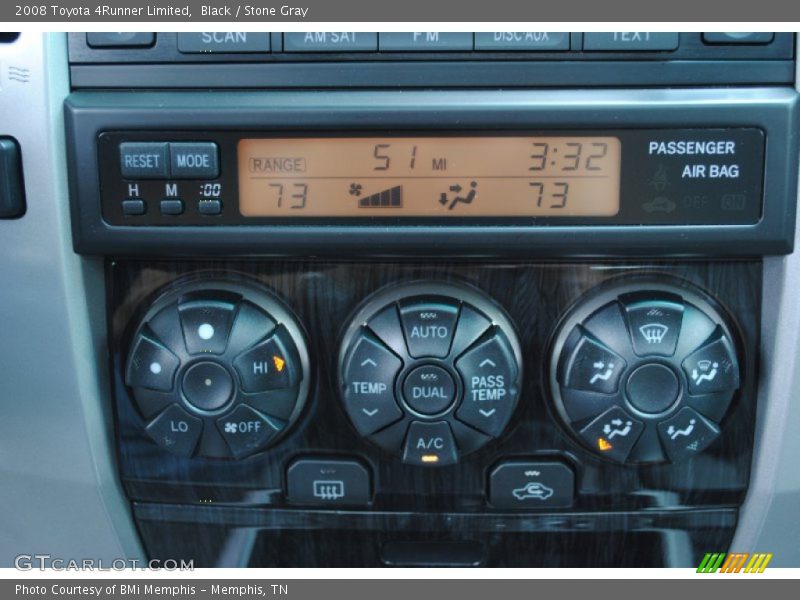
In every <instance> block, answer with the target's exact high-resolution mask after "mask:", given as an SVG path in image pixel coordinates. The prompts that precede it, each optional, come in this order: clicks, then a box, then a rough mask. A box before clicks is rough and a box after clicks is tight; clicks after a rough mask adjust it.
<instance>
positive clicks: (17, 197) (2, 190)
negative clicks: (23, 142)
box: [0, 137, 25, 219]
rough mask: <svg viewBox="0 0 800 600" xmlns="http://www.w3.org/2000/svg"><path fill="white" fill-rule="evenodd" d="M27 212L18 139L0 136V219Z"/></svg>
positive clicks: (12, 217)
mask: <svg viewBox="0 0 800 600" xmlns="http://www.w3.org/2000/svg"><path fill="white" fill-rule="evenodd" d="M24 213H25V187H24V185H23V183H22V159H21V156H20V152H19V146H18V145H17V142H16V140H14V139H13V138H9V137H0V219H14V218H16V217H21V216H22V215H23V214H24Z"/></svg>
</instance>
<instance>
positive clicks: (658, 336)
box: [620, 294, 683, 356]
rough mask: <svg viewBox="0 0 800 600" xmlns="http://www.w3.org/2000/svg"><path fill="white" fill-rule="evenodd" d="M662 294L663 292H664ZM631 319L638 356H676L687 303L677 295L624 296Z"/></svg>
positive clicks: (631, 329) (625, 309)
mask: <svg viewBox="0 0 800 600" xmlns="http://www.w3.org/2000/svg"><path fill="white" fill-rule="evenodd" d="M660 295H661V294H660ZM620 300H621V301H622V305H623V307H624V312H625V316H626V318H627V320H628V331H629V332H630V336H631V342H632V343H633V351H634V352H636V354H637V355H638V356H672V355H673V354H674V353H675V346H676V345H677V344H678V336H679V335H680V332H681V324H682V322H683V303H682V302H681V299H680V298H678V297H677V296H675V297H672V296H666V297H663V298H662V297H659V299H657V300H656V299H646V298H643V297H642V296H640V295H631V296H623V297H622V298H621V299H620Z"/></svg>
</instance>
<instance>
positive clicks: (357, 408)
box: [344, 333, 403, 435]
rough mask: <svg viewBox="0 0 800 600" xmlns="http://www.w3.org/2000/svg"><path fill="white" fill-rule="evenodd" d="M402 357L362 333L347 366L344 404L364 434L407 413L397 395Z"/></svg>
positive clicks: (354, 422)
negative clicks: (395, 386)
mask: <svg viewBox="0 0 800 600" xmlns="http://www.w3.org/2000/svg"><path fill="white" fill-rule="evenodd" d="M402 366H403V363H402V361H401V360H400V359H399V358H397V357H396V356H395V355H394V354H393V353H392V352H390V351H389V350H388V349H387V348H386V347H385V346H384V345H383V344H381V343H380V342H379V341H378V340H376V339H375V338H374V337H372V336H371V335H368V334H366V333H365V334H362V335H361V336H360V337H359V338H358V340H357V341H356V343H355V345H354V346H353V350H352V352H351V353H350V355H349V356H348V358H347V361H346V364H345V366H344V384H345V385H346V386H347V388H346V389H345V390H344V404H345V409H346V410H347V413H348V415H350V419H351V420H352V421H353V425H354V426H355V428H356V429H357V430H358V432H359V433H360V434H361V435H370V434H372V433H374V432H376V431H378V430H379V429H383V428H384V427H386V426H387V425H389V424H391V423H394V422H395V421H397V420H398V419H400V418H401V417H402V416H403V413H402V411H401V410H400V407H399V406H398V405H397V401H396V400H395V396H394V381H395V378H396V377H397V374H398V373H399V372H400V368H401V367H402Z"/></svg>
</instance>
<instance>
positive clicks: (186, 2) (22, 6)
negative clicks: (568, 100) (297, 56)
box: [0, 0, 800, 26]
mask: <svg viewBox="0 0 800 600" xmlns="http://www.w3.org/2000/svg"><path fill="white" fill-rule="evenodd" d="M0 20H2V21H4V22H5V23H6V25H7V26H8V25H12V24H13V23H15V22H16V23H43V22H49V23H57V22H64V23H81V22H108V23H115V22H141V23H146V22H179V21H182V22H239V23H268V22H315V23H321V22H338V23H343V22H351V23H352V22H413V21H418V22H428V23H432V22H445V23H463V22H534V21H535V22H538V23H543V22H566V21H576V20H577V21H586V22H589V21H593V22H609V23H610V22H648V21H649V22H676V21H680V22H698V21H706V22H739V23H743V22H746V23H752V22H770V21H773V22H781V23H786V22H790V21H797V20H800V3H798V2H787V0H758V1H757V2H756V1H755V0H670V1H669V2H642V1H641V0H604V1H598V0H572V1H571V2H553V1H552V0H538V1H533V2H523V1H520V0H491V1H490V2H486V1H479V0H439V1H437V2H431V0H404V1H403V2H375V1H374V0H335V1H334V0H297V1H295V2H293V1H289V2H271V1H266V0H252V1H247V0H242V1H238V0H224V1H219V0H212V1H208V0H206V1H203V0H169V1H167V2H155V1H151V2H147V1H142V0H119V1H116V2H98V1H96V0H38V1H36V0H33V1H32V0H16V1H14V0H12V1H11V2H8V3H6V2H3V3H1V4H0Z"/></svg>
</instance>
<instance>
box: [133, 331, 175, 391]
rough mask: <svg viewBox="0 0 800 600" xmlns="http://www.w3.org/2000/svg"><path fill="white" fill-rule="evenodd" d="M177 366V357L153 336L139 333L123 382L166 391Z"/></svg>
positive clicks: (169, 388)
mask: <svg viewBox="0 0 800 600" xmlns="http://www.w3.org/2000/svg"><path fill="white" fill-rule="evenodd" d="M179 366H180V361H179V360H178V357H177V356H175V355H174V354H173V353H172V352H170V351H169V350H167V348H166V347H165V346H162V345H161V343H160V342H158V341H157V340H156V339H155V337H150V336H148V335H146V334H140V335H139V337H138V338H137V339H136V344H135V345H134V347H133V351H132V352H131V357H130V359H129V361H128V368H127V370H126V377H125V383H127V384H128V385H129V386H131V387H143V388H148V389H151V390H158V391H161V392H168V391H170V390H171V389H172V386H173V381H174V379H175V372H176V371H177V370H178V367H179Z"/></svg>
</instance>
